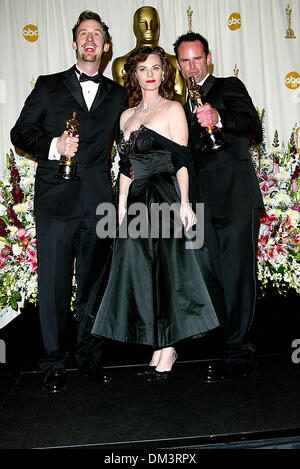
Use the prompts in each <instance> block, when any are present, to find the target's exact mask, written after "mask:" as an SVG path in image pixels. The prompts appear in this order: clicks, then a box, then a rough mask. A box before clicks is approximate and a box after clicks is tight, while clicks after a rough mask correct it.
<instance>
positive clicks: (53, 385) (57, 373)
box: [43, 369, 66, 394]
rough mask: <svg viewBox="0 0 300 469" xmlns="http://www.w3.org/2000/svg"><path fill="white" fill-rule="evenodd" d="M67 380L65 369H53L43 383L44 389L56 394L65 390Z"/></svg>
mask: <svg viewBox="0 0 300 469" xmlns="http://www.w3.org/2000/svg"><path fill="white" fill-rule="evenodd" d="M65 381H66V372H65V370H63V369H57V370H53V371H52V372H51V373H49V374H47V375H46V377H45V380H44V384H43V390H44V391H46V392H48V393H50V394H56V393H58V392H61V391H64V390H65V389H66V388H65Z"/></svg>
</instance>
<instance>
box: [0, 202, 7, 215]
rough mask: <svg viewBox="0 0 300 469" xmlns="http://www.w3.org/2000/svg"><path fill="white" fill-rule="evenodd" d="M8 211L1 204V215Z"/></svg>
mask: <svg viewBox="0 0 300 469" xmlns="http://www.w3.org/2000/svg"><path fill="white" fill-rule="evenodd" d="M5 213H6V207H5V206H4V205H2V204H0V217H3V215H5Z"/></svg>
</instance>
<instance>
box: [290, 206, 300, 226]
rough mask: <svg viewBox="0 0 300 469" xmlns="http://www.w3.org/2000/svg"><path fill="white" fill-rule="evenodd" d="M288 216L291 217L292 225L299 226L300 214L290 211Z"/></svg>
mask: <svg viewBox="0 0 300 469" xmlns="http://www.w3.org/2000/svg"><path fill="white" fill-rule="evenodd" d="M287 214H288V215H289V217H290V219H291V221H292V223H293V224H294V225H297V223H299V222H300V212H297V211H296V210H291V209H290V210H288V211H287Z"/></svg>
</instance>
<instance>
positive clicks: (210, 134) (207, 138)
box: [187, 77, 230, 155]
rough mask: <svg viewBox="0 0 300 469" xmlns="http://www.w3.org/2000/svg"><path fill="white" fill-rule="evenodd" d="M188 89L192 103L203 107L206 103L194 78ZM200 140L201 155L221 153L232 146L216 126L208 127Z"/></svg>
mask: <svg viewBox="0 0 300 469" xmlns="http://www.w3.org/2000/svg"><path fill="white" fill-rule="evenodd" d="M187 87H188V93H189V97H190V99H191V101H192V102H194V103H195V104H196V105H197V106H203V104H204V102H203V96H202V92H201V87H200V86H199V85H197V83H196V81H195V78H194V77H190V78H189V83H187ZM200 140H201V147H200V150H199V151H200V153H201V155H205V154H208V153H212V152H216V151H221V150H224V149H225V148H228V147H229V146H230V142H229V140H227V139H226V138H225V137H224V136H223V134H222V132H221V131H220V129H218V127H215V126H214V125H211V126H209V127H206V129H205V132H204V133H202V135H201V138H200Z"/></svg>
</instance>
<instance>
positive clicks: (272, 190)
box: [251, 110, 300, 294]
mask: <svg viewBox="0 0 300 469" xmlns="http://www.w3.org/2000/svg"><path fill="white" fill-rule="evenodd" d="M259 116H260V119H261V122H262V124H263V119H264V110H263V111H262V112H261V113H259ZM251 154H252V159H253V163H254V165H255V169H256V172H257V176H258V179H259V185H260V189H261V192H262V194H263V198H264V202H265V216H264V217H262V218H261V220H260V222H261V225H260V232H259V239H258V252H257V260H258V263H257V265H258V280H259V281H260V283H261V287H262V292H263V294H264V290H265V288H266V286H267V285H268V284H269V283H271V285H272V286H273V287H275V288H276V289H277V290H278V292H279V293H280V294H286V293H287V291H288V289H290V288H292V289H295V290H296V292H297V293H300V263H299V261H300V251H299V247H300V192H299V182H300V181H299V176H300V161H299V149H297V147H296V144H295V135H294V134H293V133H292V135H291V138H290V141H289V143H288V145H287V147H285V145H284V144H282V145H281V146H280V144H279V139H278V132H277V131H275V135H274V139H273V143H272V147H271V148H270V149H268V150H266V147H265V144H264V142H263V143H262V144H260V145H256V146H254V147H252V148H251Z"/></svg>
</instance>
